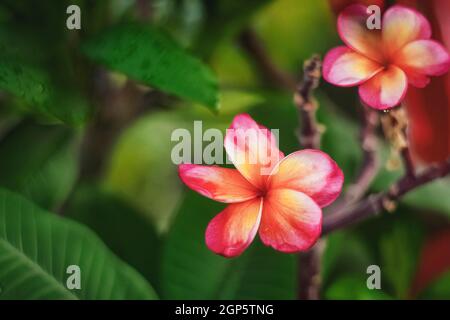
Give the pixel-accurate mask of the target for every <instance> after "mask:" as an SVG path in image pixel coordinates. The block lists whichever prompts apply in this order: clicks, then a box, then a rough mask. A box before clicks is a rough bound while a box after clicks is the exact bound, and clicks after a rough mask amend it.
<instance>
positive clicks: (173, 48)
mask: <svg viewBox="0 0 450 320" xmlns="http://www.w3.org/2000/svg"><path fill="white" fill-rule="evenodd" d="M84 52H85V53H86V54H87V56H88V57H90V58H91V59H93V60H95V61H98V62H100V63H102V64H104V65H106V66H107V67H109V68H111V69H113V70H117V71H120V72H123V73H125V74H126V75H128V76H130V77H131V78H133V79H135V80H138V81H141V82H143V83H145V84H147V85H149V86H152V87H156V88H158V89H160V90H162V91H165V92H168V93H172V94H175V95H178V96H180V97H182V98H187V99H189V100H192V101H196V102H199V103H202V104H204V105H206V106H208V107H210V108H212V109H217V107H218V89H217V83H216V80H215V77H214V75H213V74H212V72H211V71H210V70H209V69H208V68H207V67H206V66H205V65H203V64H202V63H201V62H200V61H199V60H198V59H196V58H194V57H192V56H191V55H189V54H188V53H187V52H185V51H184V50H183V49H182V48H181V47H179V46H178V45H177V44H176V43H175V42H174V41H173V40H172V39H171V38H169V37H168V36H167V35H165V34H164V33H163V32H162V31H160V30H158V29H155V28H154V27H150V26H140V25H135V24H129V25H120V26H116V27H114V28H112V29H109V30H107V31H104V32H103V33H101V34H100V35H98V36H97V37H95V38H93V39H91V40H90V41H88V42H87V43H86V44H85V46H84Z"/></svg>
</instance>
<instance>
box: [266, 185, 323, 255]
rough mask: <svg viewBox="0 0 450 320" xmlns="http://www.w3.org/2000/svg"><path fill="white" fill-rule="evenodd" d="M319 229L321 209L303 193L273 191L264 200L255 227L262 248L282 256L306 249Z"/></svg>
mask: <svg viewBox="0 0 450 320" xmlns="http://www.w3.org/2000/svg"><path fill="white" fill-rule="evenodd" d="M321 230H322V210H321V209H320V207H319V206H318V205H317V204H316V203H315V202H314V200H312V199H311V198H310V197H308V196H307V195H305V194H304V193H302V192H298V191H295V190H292V189H275V190H271V191H270V192H269V193H268V194H267V196H266V197H265V199H264V204H263V213H262V218H261V226H260V228H259V236H260V237H261V240H262V242H263V243H264V244H265V245H267V246H271V247H273V248H274V249H276V250H278V251H282V252H286V253H292V252H297V251H303V250H308V249H309V248H310V247H311V246H312V245H314V243H315V242H316V241H317V239H318V238H319V236H320V232H321Z"/></svg>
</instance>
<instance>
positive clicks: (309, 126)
mask: <svg viewBox="0 0 450 320" xmlns="http://www.w3.org/2000/svg"><path fill="white" fill-rule="evenodd" d="M321 66H322V63H321V61H320V57H319V56H318V55H314V56H313V57H312V58H311V59H309V60H307V61H305V63H304V65H303V71H304V75H303V82H302V84H301V85H300V86H298V88H297V91H296V92H295V95H294V103H295V105H296V106H297V109H298V113H299V123H301V127H300V132H299V140H300V144H301V145H302V146H303V148H306V149H319V148H320V137H321V134H322V132H321V130H320V127H319V125H318V123H317V120H316V110H317V102H316V101H315V99H314V97H313V94H312V93H313V91H314V89H316V88H317V86H318V85H319V81H320V77H321Z"/></svg>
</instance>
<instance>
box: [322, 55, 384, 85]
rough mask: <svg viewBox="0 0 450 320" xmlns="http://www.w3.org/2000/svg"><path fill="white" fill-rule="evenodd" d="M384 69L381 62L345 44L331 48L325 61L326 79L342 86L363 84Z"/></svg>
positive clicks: (324, 71)
mask: <svg viewBox="0 0 450 320" xmlns="http://www.w3.org/2000/svg"><path fill="white" fill-rule="evenodd" d="M382 69H383V67H382V66H381V65H380V64H379V63H377V62H375V61H373V60H370V59H368V58H366V57H365V56H363V55H361V54H359V53H357V52H356V51H353V50H352V49H349V48H347V47H344V46H341V47H337V48H334V49H332V50H330V51H329V52H328V53H327V55H326V56H325V59H324V61H323V77H324V79H325V80H326V81H328V82H330V83H332V84H334V85H337V86H341V87H349V86H355V85H358V84H361V83H363V82H364V81H366V80H368V79H370V78H371V77H373V76H374V75H375V74H377V73H378V72H379V71H381V70H382Z"/></svg>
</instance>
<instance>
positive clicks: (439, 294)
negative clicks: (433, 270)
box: [420, 272, 450, 300]
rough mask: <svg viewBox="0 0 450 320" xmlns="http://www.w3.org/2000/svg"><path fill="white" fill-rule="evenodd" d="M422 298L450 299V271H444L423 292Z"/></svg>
mask: <svg viewBox="0 0 450 320" xmlns="http://www.w3.org/2000/svg"><path fill="white" fill-rule="evenodd" d="M420 299H426V300H439V299H441V300H449V299H450V272H446V273H444V274H443V275H442V276H440V277H439V278H438V279H436V280H435V281H433V282H432V283H431V284H430V285H429V286H428V287H427V288H426V289H425V290H424V291H423V292H422V293H421V294H420Z"/></svg>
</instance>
